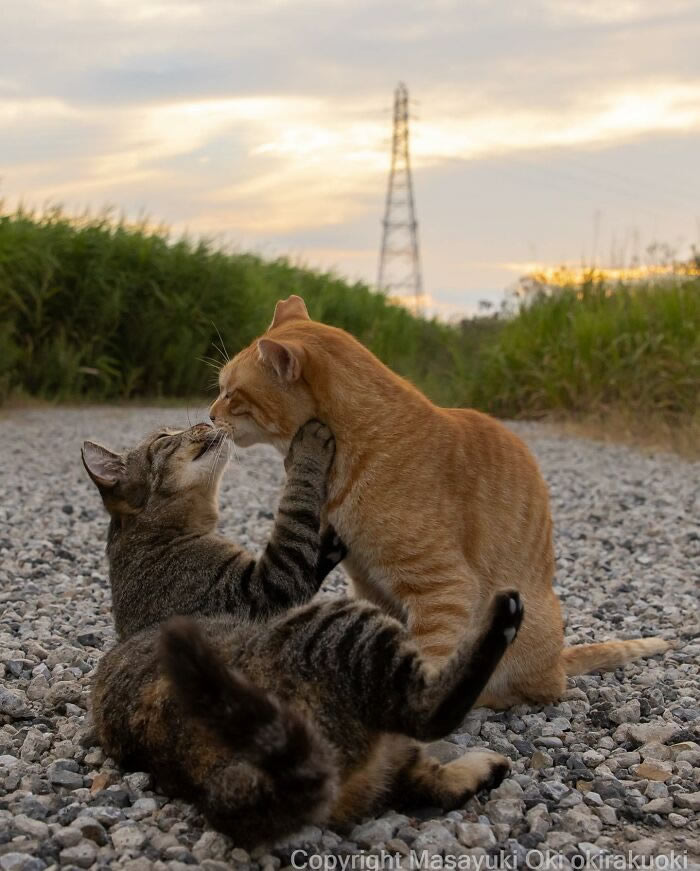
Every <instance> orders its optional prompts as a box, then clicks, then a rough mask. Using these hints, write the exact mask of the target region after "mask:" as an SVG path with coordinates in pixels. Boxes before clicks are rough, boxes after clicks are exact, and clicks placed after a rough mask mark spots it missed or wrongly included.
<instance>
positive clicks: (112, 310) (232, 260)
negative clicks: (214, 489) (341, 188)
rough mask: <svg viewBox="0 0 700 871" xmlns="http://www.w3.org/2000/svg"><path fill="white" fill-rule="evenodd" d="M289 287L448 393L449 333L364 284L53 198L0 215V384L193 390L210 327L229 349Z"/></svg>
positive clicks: (201, 377)
mask: <svg viewBox="0 0 700 871" xmlns="http://www.w3.org/2000/svg"><path fill="white" fill-rule="evenodd" d="M290 293H299V294H301V295H302V296H303V297H304V299H305V300H306V302H307V305H308V307H309V311H310V313H311V315H312V317H315V318H318V319H320V320H324V321H326V322H327V323H330V324H335V325H337V326H341V327H344V328H345V329H347V330H349V331H350V332H352V333H354V334H355V335H356V336H357V337H358V338H359V339H360V340H361V341H363V342H365V343H366V344H367V345H368V346H369V347H370V348H371V349H372V350H373V351H374V352H375V353H376V354H378V356H379V357H381V358H382V359H383V360H385V361H386V362H387V363H388V364H389V365H390V366H392V367H393V368H394V369H396V370H397V371H398V372H400V373H402V374H404V375H406V376H407V377H410V378H411V379H413V380H414V381H415V382H416V383H418V384H420V385H421V386H422V387H423V388H424V389H426V390H427V391H428V392H429V393H430V394H431V395H432V396H433V397H434V398H435V399H436V400H437V401H440V402H444V403H450V402H453V401H454V400H455V398H456V396H457V392H458V379H455V377H454V376H455V371H459V368H460V367H459V360H460V359H461V348H460V342H459V340H458V339H459V337H458V335H457V333H456V332H455V331H454V330H453V329H451V328H450V327H448V326H447V325H444V324H440V323H438V322H436V321H424V320H421V319H417V318H414V317H412V316H411V314H410V313H409V312H408V311H406V310H404V309H402V308H400V307H398V306H396V305H393V304H392V303H390V302H388V301H387V299H386V297H384V296H383V295H381V294H378V293H373V292H372V291H371V290H370V289H369V288H368V287H367V286H365V285H363V284H354V285H351V286H349V285H348V284H347V283H346V282H344V281H342V280H341V279H339V278H337V277H335V276H333V275H330V274H321V273H318V272H313V271H310V270H306V269H301V268H298V267H296V266H293V265H291V264H290V263H289V262H287V261H286V260H283V259H280V260H276V261H274V262H267V261H264V260H262V259H261V258H259V257H256V256H253V255H250V254H238V255H230V254H226V253H223V252H221V251H217V250H215V249H214V248H212V247H211V246H210V245H208V244H207V243H206V242H193V241H187V240H182V241H178V242H175V243H171V242H170V241H169V240H168V238H167V236H166V235H165V234H164V233H162V232H158V231H150V230H147V229H145V228H143V227H129V226H126V225H124V224H120V223H116V224H115V223H113V222H111V221H110V220H109V219H108V218H98V219H84V220H71V219H68V218H67V217H65V216H64V215H62V214H61V213H60V212H59V211H54V212H51V213H49V214H46V215H43V216H40V217H37V216H34V215H32V214H27V213H22V212H19V213H17V214H14V215H5V216H3V217H0V373H2V374H0V398H1V397H2V396H3V395H4V396H8V395H10V394H13V393H15V394H16V393H24V394H29V395H32V396H39V397H46V398H51V399H69V398H76V397H88V398H95V399H113V398H128V397H134V396H149V397H158V396H193V395H197V394H201V393H203V392H204V391H205V390H207V388H208V386H209V385H210V383H211V381H212V377H213V375H214V374H215V373H213V371H212V369H211V368H209V367H207V365H206V364H205V363H204V362H203V360H204V359H205V358H214V359H215V360H217V359H218V360H220V354H221V344H222V341H223V343H224V344H225V346H226V348H227V350H228V352H230V353H231V354H233V353H235V352H236V351H237V350H238V349H239V348H241V347H243V346H244V345H246V344H247V343H248V342H250V341H251V340H252V339H253V338H254V337H255V336H256V335H258V334H259V333H261V332H262V331H263V330H264V328H265V327H266V326H267V325H268V324H269V322H270V320H271V317H272V312H273V310H274V304H275V302H276V301H277V300H278V299H280V298H282V297H286V296H288V295H289V294H290ZM219 337H221V338H219Z"/></svg>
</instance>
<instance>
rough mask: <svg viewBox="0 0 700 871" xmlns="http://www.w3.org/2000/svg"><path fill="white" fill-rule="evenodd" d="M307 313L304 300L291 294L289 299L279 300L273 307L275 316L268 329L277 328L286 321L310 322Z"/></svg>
mask: <svg viewBox="0 0 700 871" xmlns="http://www.w3.org/2000/svg"><path fill="white" fill-rule="evenodd" d="M310 320H311V318H310V317H309V313H308V311H307V310H306V303H305V302H304V300H303V299H302V298H301V297H300V296H297V295H296V294H294V293H293V294H292V295H291V296H290V297H289V299H281V300H280V301H279V302H278V303H277V305H276V306H275V315H274V317H273V318H272V323H271V324H270V326H269V327H268V329H269V330H271V329H273V327H278V326H279V325H280V324H284V323H286V322H287V321H310Z"/></svg>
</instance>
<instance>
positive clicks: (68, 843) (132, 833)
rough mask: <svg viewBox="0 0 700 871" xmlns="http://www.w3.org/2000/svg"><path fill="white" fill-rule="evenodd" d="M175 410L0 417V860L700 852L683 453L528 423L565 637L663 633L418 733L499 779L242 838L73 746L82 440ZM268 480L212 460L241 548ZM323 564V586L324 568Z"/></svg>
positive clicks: (265, 514) (96, 753)
mask: <svg viewBox="0 0 700 871" xmlns="http://www.w3.org/2000/svg"><path fill="white" fill-rule="evenodd" d="M202 411H203V409H198V410H197V412H196V413H191V414H190V417H191V419H192V421H194V420H196V419H202V417H201V415H202ZM186 422H187V414H186V413H185V412H184V411H183V410H162V409H148V408H128V409H114V408H109V409H108V408H80V409H62V410H58V411H52V410H33V409H29V410H20V411H11V412H5V413H4V414H3V415H2V417H0V435H1V436H2V437H1V438H0V469H1V470H2V471H1V474H0V615H1V616H0V871H41V869H43V868H45V867H57V866H61V867H62V868H64V869H73V868H82V869H87V868H91V867H106V866H109V867H115V868H126V869H129V871H148V869H150V868H153V869H165V868H170V869H172V871H186V869H187V868H191V867H192V866H193V865H201V866H202V867H203V868H207V869H209V871H219V869H221V871H223V869H225V868H227V867H232V866H233V867H236V868H250V869H255V868H258V867H262V868H267V869H277V868H280V867H282V868H283V867H285V866H287V865H289V864H290V863H291V862H292V860H294V863H295V866H296V867H304V862H305V859H308V861H309V867H311V868H321V867H323V868H330V869H332V868H336V867H337V868H341V867H343V868H360V867H362V865H361V863H360V861H359V857H360V855H362V853H363V851H365V852H364V867H368V868H377V867H379V865H378V864H377V863H378V859H377V857H376V856H377V854H379V853H381V851H382V850H384V851H386V852H385V854H384V856H385V857H386V856H387V855H389V856H390V857H391V858H390V859H388V860H387V862H386V867H396V865H395V864H393V863H394V861H395V860H394V857H395V856H396V855H399V856H403V857H407V856H408V855H409V854H410V851H411V850H413V851H415V853H414V854H413V855H414V856H415V857H418V858H419V859H420V860H421V861H423V862H424V863H427V864H424V865H423V867H429V868H440V867H450V865H449V864H448V862H449V858H448V859H444V858H443V857H455V859H454V860H453V861H455V862H457V863H459V864H457V865H453V866H451V867H459V868H474V869H478V868H487V867H490V868H493V867H505V868H516V867H531V868H544V867H550V868H564V869H567V868H573V869H577V868H583V867H587V864H586V863H587V862H588V867H595V868H613V867H614V868H621V867H626V866H627V867H634V866H630V865H629V859H630V858H632V859H633V861H634V862H636V863H637V865H636V867H640V863H644V862H646V863H649V861H650V857H660V856H671V854H673V855H675V857H676V863H677V864H676V865H674V866H670V865H669V864H668V860H665V864H664V862H660V864H658V865H657V867H666V868H668V867H684V866H683V862H684V861H687V865H686V867H691V868H692V867H693V866H694V867H695V868H696V869H698V868H700V865H698V864H697V863H700V820H699V817H700V814H699V811H700V669H699V664H698V663H699V660H700V657H699V654H700V637H699V628H698V613H699V611H700V602H699V600H700V506H699V505H698V492H699V489H700V464H695V465H693V464H689V463H685V462H682V461H681V460H679V459H676V458H673V457H668V456H643V455H641V454H637V453H634V452H632V451H630V450H628V449H626V448H623V447H612V446H609V445H602V444H598V443H594V442H588V441H583V440H576V439H572V438H562V437H557V436H556V435H553V434H552V433H551V432H549V431H546V430H542V429H539V428H538V427H537V426H534V425H527V426H523V425H519V426H517V427H516V429H517V430H518V431H519V432H520V433H521V434H522V435H523V436H524V437H525V438H526V440H527V441H528V442H529V444H530V445H531V446H532V448H533V449H534V451H535V453H536V454H537V456H538V458H539V460H540V463H541V465H542V468H543V471H544V475H545V477H546V479H547V481H548V482H549V484H550V487H551V492H552V499H553V509H554V517H555V527H556V532H557V535H556V543H557V563H558V571H557V586H558V589H559V591H560V594H561V597H562V600H563V605H564V610H565V613H566V615H567V619H568V628H567V636H568V640H569V641H570V642H572V643H575V642H582V641H591V640H593V639H597V640H603V639H607V638H613V637H616V638H630V637H633V636H636V635H648V634H653V633H659V634H661V635H663V636H664V637H665V638H668V639H677V640H678V641H679V645H678V647H677V649H675V650H673V651H670V652H669V653H667V654H666V655H665V656H664V657H657V658H655V659H653V660H648V661H643V662H641V663H635V664H632V665H629V666H627V667H626V668H624V669H620V670H618V671H616V672H614V673H609V674H605V675H602V676H601V675H593V676H586V677H580V678H576V679H575V681H572V682H571V683H570V686H569V691H568V692H567V694H566V696H565V698H563V699H562V700H561V701H560V702H559V704H557V705H552V706H550V707H547V708H544V709H538V708H516V709H513V710H511V711H509V712H508V713H505V714H503V713H501V714H496V713H494V712H492V711H488V710H485V709H481V710H477V711H474V712H472V713H471V714H470V715H469V717H468V718H467V720H466V721H465V723H464V724H463V726H462V728H461V731H460V732H459V733H458V734H456V735H454V736H452V738H451V739H450V740H449V741H443V742H439V743H438V744H437V745H436V746H435V752H436V754H438V755H440V756H441V757H442V758H444V759H449V758H452V757H454V756H456V755H458V754H459V753H461V751H462V749H463V748H467V747H473V746H480V745H484V744H487V745H488V746H490V747H492V748H494V749H496V750H499V751H500V752H502V753H505V754H506V755H507V756H509V757H510V758H511V759H512V760H513V770H512V776H511V777H510V778H509V779H508V780H506V781H505V782H504V783H503V785H502V786H501V787H500V788H499V789H498V790H496V791H495V792H492V793H491V795H488V796H485V797H484V798H483V799H482V800H481V801H479V800H472V801H471V802H469V804H468V805H467V806H466V807H465V808H464V810H462V811H458V812H452V813H449V814H447V815H444V814H442V813H441V812H440V810H439V809H434V808H433V809H430V808H426V809H423V810H422V811H421V812H420V813H418V814H417V815H415V816H411V817H407V816H402V815H399V814H397V813H393V812H392V813H388V814H385V815H384V816H382V817H380V818H379V819H376V820H369V821H364V822H363V823H361V824H360V825H358V826H357V827H356V828H354V829H352V830H350V831H347V832H332V831H321V830H320V829H316V828H308V829H306V830H304V831H303V832H301V833H300V835H299V836H298V837H297V838H295V839H294V840H293V841H290V842H288V843H286V844H284V845H282V846H279V845H278V846H277V847H276V848H271V849H267V850H259V851H257V852H255V853H253V854H252V855H249V854H248V853H246V852H245V851H244V850H242V849H240V848H237V847H236V846H235V845H234V844H231V843H230V842H229V841H228V840H227V839H225V838H224V837H222V836H220V835H218V834H216V833H214V832H212V831H208V830H206V829H205V828H204V826H203V823H202V820H201V818H199V817H198V816H197V815H196V814H194V813H193V811H192V810H191V808H190V807H189V806H188V805H186V804H185V803H183V802H179V801H171V800H169V799H168V798H167V797H165V796H163V795H161V794H159V793H158V792H157V791H154V790H153V787H152V784H151V781H150V778H149V776H148V775H147V774H144V773H142V772H136V773H134V772H132V773H127V774H123V773H121V772H119V771H118V770H116V768H115V766H114V764H113V763H112V761H111V760H109V759H105V758H104V756H103V754H102V752H101V750H100V749H99V748H98V747H96V746H89V741H88V746H83V742H84V741H85V740H86V737H85V736H86V735H88V734H89V728H88V726H87V723H86V707H87V699H88V691H89V687H90V680H91V674H92V671H93V669H94V667H95V664H96V663H97V661H98V660H99V657H100V655H101V653H102V652H103V651H104V650H106V649H108V648H109V647H110V645H111V644H112V643H113V638H114V636H113V632H112V628H111V617H110V599H109V591H108V585H107V572H106V563H105V558H104V539H105V533H106V516H105V515H104V513H103V509H102V506H101V503H100V502H99V497H98V495H97V492H96V490H95V489H94V488H93V486H92V484H90V483H89V482H88V480H87V477H86V475H85V474H84V472H83V469H82V466H81V463H80V457H79V448H80V443H81V441H82V440H83V439H84V438H87V437H92V438H96V439H97V440H102V441H104V443H106V444H108V445H110V446H113V447H120V448H121V447H126V446H130V445H131V444H133V443H134V442H136V441H137V440H138V439H140V438H141V437H142V435H143V434H144V433H145V432H146V431H147V430H149V429H152V428H154V427H155V426H158V425H159V424H161V423H170V424H176V425H177V424H183V423H186ZM281 481H282V464H281V461H280V460H279V458H278V457H277V456H276V455H275V454H274V453H273V452H272V451H268V450H267V449H262V448H254V449H251V450H249V451H246V452H241V453H240V462H239V463H237V464H236V463H233V464H232V465H231V467H230V469H229V471H228V472H227V474H226V477H225V485H224V487H223V492H222V503H223V511H222V524H223V528H224V529H225V531H226V532H227V533H228V534H229V535H231V536H234V537H236V538H238V539H239V540H240V541H241V542H242V543H244V544H245V545H247V546H249V547H252V548H255V549H257V548H259V547H260V545H261V544H262V543H263V542H264V540H265V538H266V536H267V534H268V532H269V529H270V524H271V521H272V516H273V513H272V512H273V510H274V508H275V505H276V499H277V495H278V492H279V487H280V484H281ZM329 580H330V586H331V588H333V587H341V586H342V584H343V576H342V573H341V572H340V571H337V572H335V573H334V575H333V576H332V577H331V578H330V579H329ZM290 800H293V797H291V796H290ZM295 851H296V852H295ZM313 854H323V855H324V857H325V860H324V864H320V859H318V857H314V855H313ZM585 856H588V857H589V858H588V860H586V859H585V858H584V857H585ZM622 856H625V857H626V859H624V860H623V858H622ZM348 857H349V860H350V861H349V862H348V864H345V865H342V866H341V859H342V860H343V862H345V860H346V859H348ZM499 857H500V858H499ZM613 857H616V858H615V859H614V860H613ZM678 857H680V859H679V858H678ZM547 858H549V859H550V864H549V865H546V864H544V863H545V862H546V860H547ZM407 861H408V860H407V859H406V858H404V863H405V864H406V867H407ZM614 862H617V863H618V864H614ZM679 862H680V864H678V863H679ZM479 863H480V864H479ZM619 863H622V864H619ZM646 867H649V865H648V864H647V865H646Z"/></svg>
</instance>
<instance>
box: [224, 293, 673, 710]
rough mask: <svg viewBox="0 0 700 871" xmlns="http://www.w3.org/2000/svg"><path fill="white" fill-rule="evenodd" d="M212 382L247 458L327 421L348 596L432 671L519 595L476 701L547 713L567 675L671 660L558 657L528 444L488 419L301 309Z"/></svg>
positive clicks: (654, 645) (550, 568) (613, 654)
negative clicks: (410, 643) (426, 390)
mask: <svg viewBox="0 0 700 871" xmlns="http://www.w3.org/2000/svg"><path fill="white" fill-rule="evenodd" d="M219 384H220V395H219V397H218V398H217V400H216V401H215V402H214V404H213V405H212V408H211V417H212V420H214V421H215V422H216V423H217V424H218V425H220V426H225V427H228V428H229V430H230V432H231V434H232V437H233V439H234V440H235V441H236V443H237V444H240V445H242V446H246V445H251V444H255V443H257V442H264V443H268V444H272V445H274V446H275V447H276V448H277V449H278V450H280V451H281V452H282V453H284V452H285V450H286V446H287V444H288V443H289V439H290V438H291V436H292V435H293V433H294V432H295V430H296V427H297V426H298V425H299V422H300V421H302V420H304V419H306V418H308V417H320V418H322V419H323V420H324V421H326V422H327V423H328V425H329V426H330V427H331V429H332V430H333V432H334V434H335V437H336V440H337V455H336V459H335V462H334V467H333V470H332V472H331V477H330V481H329V498H328V503H327V507H326V512H325V518H326V519H327V520H328V521H329V522H331V523H332V524H333V525H334V526H335V528H336V529H337V530H338V531H339V533H340V535H341V537H342V538H343V539H344V540H345V541H346V542H347V543H348V546H349V548H350V553H349V556H348V559H347V560H346V562H345V567H346V568H347V570H348V572H349V574H350V576H351V578H352V581H353V586H354V590H355V593H356V594H357V595H358V596H361V597H363V598H366V599H368V600H370V601H372V602H374V603H376V604H377V605H379V606H381V607H382V608H383V609H384V610H386V611H387V612H388V613H390V614H394V615H397V616H398V615H404V614H405V615H406V619H407V621H408V626H409V628H410V629H411V631H412V633H413V635H414V637H415V638H416V639H417V641H418V643H419V644H420V646H421V649H422V650H423V652H424V653H425V654H426V655H427V656H429V657H430V658H431V659H432V660H433V661H434V662H435V663H441V662H444V661H445V659H446V658H447V657H448V656H449V655H450V654H451V653H452V651H454V649H455V647H456V646H457V645H458V643H459V640H460V639H461V638H462V637H463V636H464V634H465V633H467V634H468V633H473V632H474V631H476V627H478V626H479V624H480V621H481V614H482V612H483V609H484V607H485V605H486V603H487V602H489V601H490V599H491V597H492V596H493V595H494V593H495V592H496V591H498V590H499V589H504V588H508V589H510V588H513V589H517V590H518V591H519V592H520V594H521V595H522V597H523V600H524V602H525V605H526V607H527V619H526V620H525V623H524V625H523V629H522V631H521V632H520V634H519V636H518V643H517V644H516V645H514V646H513V648H512V649H511V650H509V651H508V654H507V655H506V656H505V657H504V659H503V662H502V663H501V665H500V666H499V668H498V669H497V670H496V672H495V674H494V676H493V678H492V680H491V681H490V683H489V685H488V687H487V689H486V691H485V692H484V694H483V695H482V697H481V699H480V703H481V704H485V705H488V706H490V707H499V708H500V707H507V706H509V705H512V704H518V703H521V702H535V703H543V702H544V703H546V702H550V701H553V700H555V699H557V698H558V697H559V696H561V694H562V693H563V691H564V688H565V685H566V676H567V674H580V673H582V672H584V671H587V670H589V669H596V668H614V667H615V666H616V665H620V664H622V663H624V662H627V661H628V660H629V659H630V658H633V657H636V656H640V655H650V654H652V653H660V652H663V650H665V649H667V647H668V644H667V643H666V642H664V641H663V640H661V639H654V640H653V641H652V640H646V639H645V640H634V641H619V642H617V641H616V642H601V643H600V644H597V645H595V649H590V648H589V647H588V646H587V645H579V646H575V647H571V648H567V649H566V650H565V649H564V632H563V622H562V616H561V611H560V605H559V599H558V597H557V596H556V594H555V592H554V590H553V588H552V579H553V575H554V548H553V544H552V521H551V515H550V508H549V498H548V493H547V487H546V485H545V482H544V480H543V479H542V476H541V474H540V472H539V469H538V468H537V464H536V462H535V460H534V458H533V456H532V455H531V453H530V451H529V450H528V449H527V447H526V446H525V444H524V443H523V442H522V440H521V439H519V438H518V437H517V436H516V435H514V434H513V433H512V432H510V430H508V429H507V428H506V427H504V426H503V425H502V424H500V423H499V422H498V421H496V420H494V419H492V418H490V417H488V416H487V415H484V414H480V413H478V412H476V411H472V410H467V409H445V408H437V407H436V406H434V405H433V404H432V403H431V402H430V401H429V400H428V399H427V398H426V397H425V396H423V395H422V394H421V393H420V392H419V391H418V390H416V389H415V387H413V386H412V385H411V384H409V383H408V382H407V381H405V380H403V379H402V378H399V377H398V376H397V375H395V374H394V373H393V372H391V371H390V370H389V369H388V368H387V367H386V366H384V365H383V364H382V363H381V362H380V361H379V360H377V358H376V357H374V356H373V355H372V354H371V353H370V352H369V351H368V350H367V349H366V348H364V347H362V345H360V343H359V342H357V341H356V340H355V339H354V338H352V336H350V335H348V333H346V332H344V331H342V330H339V329H336V328H334V327H329V326H326V325H324V324H320V323H316V322H314V321H311V320H310V319H309V316H308V313H307V311H306V307H305V306H304V302H303V300H301V299H300V298H299V297H296V296H292V297H290V298H289V299H288V300H285V301H281V302H279V303H278V304H277V308H276V310H275V317H274V319H273V322H272V324H271V326H270V328H269V330H268V331H267V332H266V333H265V335H264V336H262V337H261V338H260V339H258V340H256V341H254V342H253V343H252V344H251V345H250V346H249V347H248V348H245V349H244V350H242V351H241V352H240V353H239V354H238V355H237V356H236V357H235V358H234V359H233V360H231V361H229V362H228V363H226V365H225V366H224V367H223V368H222V370H221V372H220V375H219Z"/></svg>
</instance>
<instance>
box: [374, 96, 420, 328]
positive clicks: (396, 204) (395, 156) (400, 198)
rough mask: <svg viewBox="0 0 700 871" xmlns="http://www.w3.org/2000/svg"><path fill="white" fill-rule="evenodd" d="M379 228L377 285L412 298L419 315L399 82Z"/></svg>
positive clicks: (404, 111) (416, 258) (414, 224)
mask: <svg viewBox="0 0 700 871" xmlns="http://www.w3.org/2000/svg"><path fill="white" fill-rule="evenodd" d="M382 226H383V228H384V229H383V232H382V248H381V254H380V255H379V275H378V278H377V286H378V287H379V289H380V290H383V291H386V292H387V293H396V294H398V295H400V296H401V297H403V299H404V301H405V302H408V300H409V298H410V297H412V298H413V305H414V310H415V312H416V314H419V313H420V312H421V310H422V297H423V282H422V279H421V270H420V256H419V253H418V223H417V221H416V211H415V205H414V202H413V180H412V178H411V161H410V157H409V148H408V89H407V88H406V85H404V84H403V83H402V82H400V83H399V85H398V87H397V88H396V91H395V92H394V133H393V137H392V143H391V170H390V171H389V185H388V188H387V192H386V207H385V210H384V220H383V221H382Z"/></svg>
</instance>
